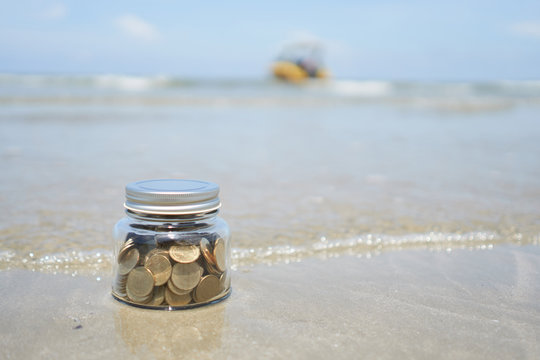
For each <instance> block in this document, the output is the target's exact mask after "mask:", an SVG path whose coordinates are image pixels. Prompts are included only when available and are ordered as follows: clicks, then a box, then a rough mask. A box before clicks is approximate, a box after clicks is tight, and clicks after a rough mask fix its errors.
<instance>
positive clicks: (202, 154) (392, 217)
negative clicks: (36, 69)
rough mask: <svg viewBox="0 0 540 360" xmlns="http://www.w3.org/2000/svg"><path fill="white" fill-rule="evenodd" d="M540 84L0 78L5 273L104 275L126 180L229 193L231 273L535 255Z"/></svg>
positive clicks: (0, 225)
mask: <svg viewBox="0 0 540 360" xmlns="http://www.w3.org/2000/svg"><path fill="white" fill-rule="evenodd" d="M538 139H540V82H508V81H506V82H504V81H499V82H482V83H479V82H477V83H472V82H460V83H457V82H453V83H449V82H444V83H443V82H431V83H418V82H384V81H358V80H330V81H326V82H308V83H305V84H299V85H291V84H285V83H279V82H275V81H272V80H268V79H262V80H234V79H232V80H193V79H191V80H190V79H182V78H175V77H165V76H155V77H139V76H119V75H100V76H59V75H54V76H53V75H10V74H6V75H0V190H1V191H0V210H1V214H2V218H1V221H0V241H1V244H2V247H1V249H0V269H17V268H24V269H32V270H34V271H52V272H61V273H70V274H74V275H75V274H78V273H96V274H99V273H103V272H107V271H108V270H109V268H110V263H111V261H112V255H111V254H112V252H111V248H112V240H111V231H112V230H111V229H112V227H113V224H114V223H115V222H116V221H117V220H118V219H119V218H121V217H123V216H124V214H123V206H122V205H123V200H124V193H123V192H124V186H125V184H127V183H129V182H132V181H136V180H141V179H150V178H190V179H203V180H208V181H212V182H216V183H218V184H220V186H221V199H222V203H223V207H222V212H221V215H222V217H224V218H225V219H226V220H227V221H228V222H229V224H230V226H231V229H232V233H233V242H232V244H233V254H232V257H233V266H234V267H236V268H238V267H239V266H249V265H252V264H258V263H268V264H273V263H281V262H292V261H301V260H302V259H306V258H312V257H316V258H328V257H337V256H341V255H344V254H348V255H355V256H360V257H370V256H373V255H376V254H378V253H381V252H384V251H399V250H401V249H415V248H428V249H432V250H435V251H448V252H451V251H452V250H453V249H456V248H470V249H478V250H479V251H481V250H486V251H489V250H490V249H492V248H493V247H494V246H499V245H500V244H529V245H530V244H533V245H534V244H538V243H539V234H540V181H539V179H540V160H539V159H540V141H538Z"/></svg>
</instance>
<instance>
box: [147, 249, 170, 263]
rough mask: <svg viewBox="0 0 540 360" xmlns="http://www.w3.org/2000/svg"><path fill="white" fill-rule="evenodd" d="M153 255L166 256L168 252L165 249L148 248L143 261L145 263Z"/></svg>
mask: <svg viewBox="0 0 540 360" xmlns="http://www.w3.org/2000/svg"><path fill="white" fill-rule="evenodd" d="M154 255H163V256H165V257H167V258H168V257H169V252H168V251H167V250H166V249H161V248H153V249H152V250H150V251H149V252H148V254H146V256H145V259H144V262H145V263H146V262H147V261H148V259H150V258H151V257H152V256H154Z"/></svg>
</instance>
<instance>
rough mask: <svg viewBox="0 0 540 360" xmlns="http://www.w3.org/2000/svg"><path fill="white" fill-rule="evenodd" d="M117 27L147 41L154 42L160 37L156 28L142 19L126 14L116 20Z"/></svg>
mask: <svg viewBox="0 0 540 360" xmlns="http://www.w3.org/2000/svg"><path fill="white" fill-rule="evenodd" d="M115 22H116V25H117V26H118V27H119V28H120V30H122V32H123V33H125V34H127V35H129V36H131V37H134V38H137V39H141V40H145V41H152V40H155V39H157V38H158V37H159V32H158V31H157V30H156V28H154V26H153V25H152V24H150V23H148V22H146V21H144V20H143V19H141V18H140V17H138V16H136V15H132V14H125V15H122V16H119V17H118V18H116V21H115Z"/></svg>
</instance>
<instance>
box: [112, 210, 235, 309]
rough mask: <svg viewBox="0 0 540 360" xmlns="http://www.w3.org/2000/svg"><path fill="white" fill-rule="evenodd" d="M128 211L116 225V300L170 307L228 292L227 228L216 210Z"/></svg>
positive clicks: (193, 303) (218, 297)
mask: <svg viewBox="0 0 540 360" xmlns="http://www.w3.org/2000/svg"><path fill="white" fill-rule="evenodd" d="M126 213H127V216H126V217H124V218H123V219H121V220H120V221H119V222H118V223H117V224H116V225H115V227H114V244H115V248H114V255H115V258H114V261H113V264H114V265H113V284H112V294H113V296H114V297H115V298H116V299H117V300H120V301H122V302H125V303H128V304H131V305H135V306H139V307H145V308H154V309H165V310H174V309H184V308H190V307H195V306H199V305H204V304H209V303H213V302H216V301H219V300H222V299H224V298H226V297H227V296H228V295H229V294H230V291H231V286H230V284H231V281H230V275H231V270H230V253H231V245H230V231H229V227H228V225H227V223H226V222H225V221H224V220H223V219H221V218H220V217H218V216H217V212H214V213H212V214H203V215H193V216H188V215H182V216H173V215H167V216H155V215H145V214H140V213H132V212H130V211H127V212H126Z"/></svg>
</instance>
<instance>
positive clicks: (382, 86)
mask: <svg viewBox="0 0 540 360" xmlns="http://www.w3.org/2000/svg"><path fill="white" fill-rule="evenodd" d="M329 86H330V89H331V90H332V92H333V93H335V94H338V95H342V96H363V97H374V96H386V95H390V94H391V93H392V89H393V86H392V83H390V82H386V81H354V80H336V81H332V82H331V83H330V85H329Z"/></svg>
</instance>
